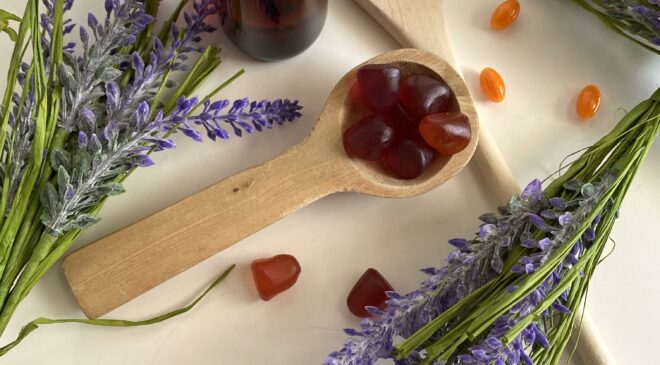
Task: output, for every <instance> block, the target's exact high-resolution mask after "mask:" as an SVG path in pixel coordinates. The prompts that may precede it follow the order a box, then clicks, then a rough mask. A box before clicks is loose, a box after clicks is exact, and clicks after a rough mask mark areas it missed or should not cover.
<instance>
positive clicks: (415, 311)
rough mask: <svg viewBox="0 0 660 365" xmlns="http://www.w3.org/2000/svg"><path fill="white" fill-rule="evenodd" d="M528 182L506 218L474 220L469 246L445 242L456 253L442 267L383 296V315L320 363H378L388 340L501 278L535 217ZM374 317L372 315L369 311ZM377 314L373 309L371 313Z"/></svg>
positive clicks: (536, 201) (489, 216) (362, 324)
mask: <svg viewBox="0 0 660 365" xmlns="http://www.w3.org/2000/svg"><path fill="white" fill-rule="evenodd" d="M538 185H540V183H539V182H538V181H536V180H535V181H533V182H532V183H531V184H530V185H529V186H528V188H526V189H525V191H524V192H523V194H522V196H521V197H514V198H513V199H512V200H511V202H510V203H509V205H508V211H507V214H506V215H505V216H504V217H502V218H501V219H497V218H496V217H495V215H493V214H484V215H482V216H481V217H480V218H481V219H482V221H484V224H483V225H482V226H481V227H480V229H479V235H478V236H477V237H476V238H475V239H473V240H472V241H468V240H465V239H461V238H455V239H451V240H449V243H450V244H451V245H452V246H454V247H456V248H457V250H455V251H453V252H452V253H451V254H450V255H449V256H448V258H447V266H445V267H443V268H441V269H435V268H427V269H423V270H422V271H423V272H424V273H426V274H428V275H429V277H428V278H427V279H426V280H425V281H424V282H422V284H421V286H420V288H419V289H417V290H415V291H413V292H411V293H408V294H406V295H398V294H396V293H388V296H389V298H390V299H389V300H388V301H387V305H388V306H387V309H386V310H385V311H384V312H382V313H380V312H378V314H379V315H380V317H379V318H378V319H373V318H367V319H364V320H362V321H361V322H360V327H361V331H359V332H358V331H355V330H353V329H348V330H347V331H346V332H347V333H348V334H349V335H357V337H355V338H352V339H349V340H348V341H346V343H345V344H344V347H343V348H342V349H341V350H339V351H337V352H334V353H332V354H330V355H329V357H328V358H327V359H326V362H325V364H326V365H344V364H360V365H368V364H373V363H374V362H375V361H376V360H377V359H378V358H386V357H391V356H392V350H393V347H392V346H393V345H392V344H393V339H394V337H396V336H402V337H408V336H410V335H412V334H413V333H414V332H416V331H417V330H418V329H420V328H421V327H422V326H424V325H425V324H426V323H428V322H429V321H430V320H432V319H433V318H435V317H436V316H438V315H439V314H441V313H442V312H444V311H445V310H446V309H447V308H449V307H451V306H452V305H454V304H456V303H457V302H458V301H460V300H461V299H463V298H464V297H465V296H466V295H468V294H469V293H471V292H473V291H474V290H476V289H478V288H479V287H481V286H482V285H483V284H485V283H486V282H488V280H490V279H491V278H492V277H494V276H495V275H497V274H498V273H499V272H501V270H502V267H503V264H502V255H503V254H504V253H505V251H507V250H508V247H509V246H510V245H511V242H512V241H513V240H514V239H515V238H516V237H517V236H518V233H519V232H520V231H522V230H523V229H524V228H525V227H526V226H529V223H528V213H529V212H534V211H540V209H541V206H540V205H539V202H540V197H539V195H538V193H537V190H536V186H538ZM371 310H372V312H375V310H374V309H371ZM376 310H377V309H376Z"/></svg>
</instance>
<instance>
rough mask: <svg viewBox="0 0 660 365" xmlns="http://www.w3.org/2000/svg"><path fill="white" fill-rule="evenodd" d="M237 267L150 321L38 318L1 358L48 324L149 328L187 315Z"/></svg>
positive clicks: (8, 346) (22, 329)
mask: <svg viewBox="0 0 660 365" xmlns="http://www.w3.org/2000/svg"><path fill="white" fill-rule="evenodd" d="M235 266H236V265H231V266H230V267H229V268H228V269H227V270H225V271H224V272H223V273H222V274H221V275H220V276H219V277H218V278H217V279H215V280H214V281H213V283H211V285H209V287H208V288H206V290H204V292H202V294H200V295H199V296H198V297H197V298H196V299H195V300H193V301H192V302H191V303H190V304H188V305H187V306H185V307H183V308H179V309H176V310H173V311H171V312H168V313H165V314H162V315H159V316H156V317H153V318H150V319H145V320H142V321H126V320H120V319H49V318H43V317H40V318H37V319H35V320H33V321H32V322H30V323H28V324H26V325H25V326H23V328H21V331H20V333H19V334H18V337H17V338H16V339H15V340H14V341H12V342H10V343H9V344H7V345H5V346H4V347H2V348H0V356H3V355H4V354H6V353H7V352H9V350H11V349H13V348H14V347H16V346H17V345H18V344H19V343H20V342H21V341H22V340H23V339H24V338H25V337H27V335H29V334H30V333H32V332H33V331H34V330H36V329H37V328H38V327H39V326H40V325H46V324H58V323H81V324H87V325H93V326H106V327H136V326H147V325H151V324H156V323H160V322H163V321H166V320H168V319H170V318H173V317H176V316H178V315H181V314H183V313H186V312H188V311H190V310H191V309H192V308H193V307H195V305H197V303H199V302H200V301H201V300H202V299H203V298H204V297H205V296H206V295H207V294H208V293H209V292H210V291H211V290H213V288H215V287H216V286H218V285H219V284H220V283H221V282H222V281H223V280H225V278H226V277H227V276H228V275H229V274H230V273H231V271H232V270H233V269H234V267H235Z"/></svg>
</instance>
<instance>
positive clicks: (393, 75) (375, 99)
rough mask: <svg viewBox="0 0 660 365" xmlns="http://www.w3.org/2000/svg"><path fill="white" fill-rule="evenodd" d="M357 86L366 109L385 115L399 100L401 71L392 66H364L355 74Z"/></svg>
mask: <svg viewBox="0 0 660 365" xmlns="http://www.w3.org/2000/svg"><path fill="white" fill-rule="evenodd" d="M357 80H358V85H359V86H360V91H361V93H362V99H363V100H364V103H365V104H366V105H367V108H369V110H371V111H372V112H374V113H387V112H388V111H390V110H392V108H393V107H394V104H395V103H396V101H397V99H399V87H400V85H401V70H400V69H399V68H398V67H396V66H392V65H365V66H362V67H360V69H359V70H358V72H357Z"/></svg>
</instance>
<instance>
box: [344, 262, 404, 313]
mask: <svg viewBox="0 0 660 365" xmlns="http://www.w3.org/2000/svg"><path fill="white" fill-rule="evenodd" d="M387 291H394V289H392V285H390V283H388V282H387V280H385V278H384V277H383V275H381V274H380V273H379V272H378V271H377V270H376V269H372V268H369V269H368V270H367V271H365V272H364V274H362V276H360V278H359V279H358V281H357V282H356V283H355V285H354V286H353V289H351V292H350V294H348V298H347V299H346V305H347V306H348V310H350V311H351V313H353V314H355V315H356V316H358V317H360V318H366V317H371V313H369V312H368V311H367V310H366V309H365V308H364V307H366V306H371V307H377V308H379V309H381V310H382V309H385V307H386V306H387V305H386V304H385V301H386V300H387V295H386V294H385V292H387Z"/></svg>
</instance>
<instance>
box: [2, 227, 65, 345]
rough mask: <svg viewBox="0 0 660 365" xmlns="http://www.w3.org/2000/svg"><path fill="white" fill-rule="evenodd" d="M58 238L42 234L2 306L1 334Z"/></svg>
mask: <svg viewBox="0 0 660 365" xmlns="http://www.w3.org/2000/svg"><path fill="white" fill-rule="evenodd" d="M56 240H57V237H55V236H53V235H51V234H48V233H44V234H42V235H41V238H40V240H39V242H38V243H37V245H36V247H35V248H34V251H33V252H32V255H31V257H30V260H29V261H28V263H27V264H26V265H25V268H24V269H23V272H22V273H21V275H20V277H19V279H18V281H17V282H16V285H15V286H14V288H13V289H12V290H11V293H10V294H9V298H7V302H6V303H5V304H4V306H3V307H2V311H0V335H2V333H3V332H4V330H5V328H6V327H7V323H9V320H10V319H11V317H12V315H13V314H14V311H15V310H16V307H17V306H18V303H20V301H21V300H22V298H24V297H25V295H24V292H25V291H26V289H27V286H28V283H29V281H30V278H31V277H32V276H33V275H34V274H35V273H36V271H37V268H38V267H39V264H40V263H41V261H42V260H43V259H44V258H45V257H46V256H47V255H48V253H49V252H50V250H51V248H52V246H53V244H54V243H55V241H56ZM25 294H27V293H25Z"/></svg>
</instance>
